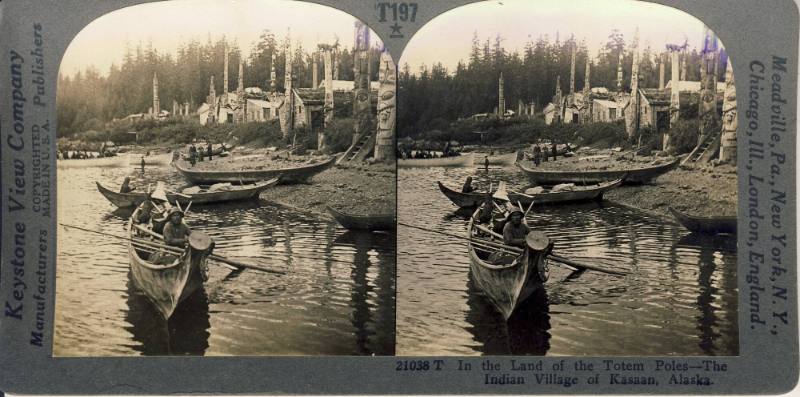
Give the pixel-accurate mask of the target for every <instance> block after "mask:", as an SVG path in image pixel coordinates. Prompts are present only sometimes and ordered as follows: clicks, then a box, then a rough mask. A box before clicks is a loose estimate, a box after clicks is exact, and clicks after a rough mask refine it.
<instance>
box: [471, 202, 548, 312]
mask: <svg viewBox="0 0 800 397" xmlns="http://www.w3.org/2000/svg"><path fill="white" fill-rule="evenodd" d="M478 211H480V210H478ZM478 211H475V213H474V214H473V216H472V219H470V221H469V226H468V227H467V237H468V238H470V239H485V240H487V241H488V240H489V239H490V237H482V234H481V232H480V231H479V230H478V228H476V225H477V221H476V219H477V216H478ZM526 240H527V242H528V246H527V247H526V248H525V250H524V251H523V253H522V255H520V256H519V257H517V258H515V259H514V261H513V262H511V263H506V262H502V263H498V264H493V263H491V262H490V261H489V256H490V253H489V252H487V251H486V250H485V248H482V247H481V246H476V244H474V243H472V242H470V243H468V244H467V249H468V251H469V260H470V270H471V274H472V279H473V281H474V283H475V286H476V287H477V288H478V289H479V290H481V291H482V292H483V293H484V294H485V295H486V297H487V298H488V299H489V301H490V302H492V304H493V305H494V306H495V307H496V308H497V310H498V311H499V312H500V313H501V314H502V315H503V318H505V319H506V320H508V319H509V317H511V315H512V314H513V313H514V311H515V310H516V308H517V307H518V306H519V305H520V304H521V303H522V302H523V301H525V299H527V298H528V297H529V296H530V295H531V294H532V293H533V292H535V291H537V290H539V289H541V288H544V282H545V281H546V280H547V276H546V273H547V264H546V263H545V258H546V256H547V255H548V254H549V253H550V251H551V250H552V249H553V243H552V242H551V241H550V239H549V238H548V237H547V236H546V235H545V234H544V233H542V232H541V231H536V230H535V231H531V232H530V233H528V237H527V238H526Z"/></svg>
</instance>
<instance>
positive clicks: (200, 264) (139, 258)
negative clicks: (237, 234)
mask: <svg viewBox="0 0 800 397" xmlns="http://www.w3.org/2000/svg"><path fill="white" fill-rule="evenodd" d="M140 210H141V207H140V208H137V209H136V211H134V212H133V215H132V216H131V218H130V220H129V221H128V236H129V237H130V238H131V239H132V240H138V241H142V240H144V238H143V237H140V236H139V234H140V232H139V231H138V229H137V226H139V225H137V224H136V223H135V219H137V216H138V214H139V211H140ZM147 241H149V240H147ZM213 249H214V242H213V240H212V239H211V238H210V237H209V236H208V235H206V234H205V233H203V232H199V231H193V232H192V234H191V235H189V244H188V246H187V247H186V248H185V251H184V254H183V255H181V256H177V255H176V256H175V258H174V260H173V261H172V262H170V263H168V264H166V265H158V264H154V263H151V262H150V261H148V259H149V257H150V256H151V252H152V251H153V249H152V248H146V247H145V246H143V245H140V244H136V243H134V242H133V241H129V242H128V255H129V256H130V264H131V272H130V274H131V277H132V278H133V282H134V284H135V285H136V287H137V288H138V289H140V290H141V291H142V292H143V293H144V294H145V296H147V298H148V299H149V300H150V301H151V302H152V303H153V305H154V306H155V307H156V308H157V309H158V311H159V312H161V314H162V315H163V316H164V318H165V319H169V317H170V316H171V315H172V313H173V312H174V311H175V308H176V307H177V306H178V304H180V302H181V301H183V300H184V299H186V298H188V297H189V296H191V295H192V294H193V293H194V292H195V291H197V290H198V289H200V288H202V286H203V271H204V270H203V269H205V267H206V266H207V265H206V261H207V260H208V256H209V255H211V251H212V250H213Z"/></svg>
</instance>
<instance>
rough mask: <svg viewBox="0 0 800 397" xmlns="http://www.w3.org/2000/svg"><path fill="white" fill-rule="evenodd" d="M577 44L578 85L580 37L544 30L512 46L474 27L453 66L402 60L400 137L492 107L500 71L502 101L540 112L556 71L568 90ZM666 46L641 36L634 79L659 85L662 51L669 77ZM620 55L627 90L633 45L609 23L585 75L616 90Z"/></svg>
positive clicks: (582, 52) (692, 61) (692, 76)
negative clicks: (410, 63) (548, 33)
mask: <svg viewBox="0 0 800 397" xmlns="http://www.w3.org/2000/svg"><path fill="white" fill-rule="evenodd" d="M573 45H577V55H576V64H575V74H576V76H575V89H576V90H582V89H583V85H584V75H585V68H586V57H587V55H588V50H587V46H586V43H585V42H576V40H575V39H574V38H570V39H568V40H565V41H560V40H559V39H558V37H556V39H555V40H554V41H551V40H550V39H549V37H548V36H540V37H539V38H538V39H537V40H535V41H533V40H532V39H529V41H528V42H527V43H526V44H525V47H524V50H523V52H522V53H520V52H519V51H514V52H509V51H508V50H506V49H505V48H504V47H503V38H502V37H501V36H499V35H498V36H496V37H495V38H494V39H493V40H492V39H490V38H486V39H485V40H483V41H481V40H480V39H479V37H478V34H477V32H476V33H475V34H474V35H473V38H472V46H471V51H470V53H469V54H465V56H466V57H467V58H466V59H467V60H466V61H460V62H459V63H458V66H457V67H456V70H454V71H453V70H447V68H445V67H444V66H443V65H442V64H441V63H433V64H432V66H430V67H428V66H426V65H423V66H422V67H420V70H418V71H411V70H410V68H409V66H408V64H405V65H403V67H402V69H401V71H400V76H399V95H398V106H397V126H398V127H397V128H398V130H397V133H398V137H416V136H418V135H419V134H421V133H423V132H426V131H428V130H431V129H438V128H442V127H443V126H447V125H449V124H450V123H451V122H452V121H455V120H457V119H459V118H464V117H469V116H471V115H473V114H477V113H491V112H493V111H494V109H495V107H496V106H497V103H498V78H499V76H500V72H502V73H503V78H504V82H505V85H504V91H505V101H506V108H507V109H510V110H513V111H515V112H516V111H517V103H518V100H522V101H523V102H524V103H531V102H533V103H535V104H536V112H537V113H540V112H541V111H542V109H543V107H544V106H546V105H547V103H549V102H550V100H551V99H552V97H553V95H554V94H555V88H556V79H557V77H558V76H560V78H561V89H562V92H563V93H564V94H566V93H568V91H569V75H570V58H571V55H572V46H573ZM665 51H666V48H651V47H650V45H649V44H648V43H647V42H645V43H642V42H640V43H639V54H640V64H639V79H640V80H639V86H640V87H642V88H649V87H658V78H659V76H658V74H659V71H658V63H657V62H658V58H659V57H661V56H663V59H665V60H666V64H665V73H666V79H665V81H667V82H668V81H669V80H670V79H671V76H670V74H671V73H670V70H671V66H670V63H669V60H668V59H667V58H666V55H663V54H664V52H665ZM620 52H622V55H623V75H624V78H623V84H624V87H623V90H626V91H629V90H630V75H631V65H632V63H633V53H632V51H631V48H630V45H629V43H627V42H626V39H625V37H623V35H622V34H621V33H620V32H619V31H617V30H614V31H612V32H610V34H609V36H608V39H607V41H606V43H605V44H604V45H603V46H602V47H601V48H600V50H599V51H598V52H597V53H596V54H593V55H592V62H591V72H590V80H591V86H592V87H606V88H608V89H609V90H610V91H615V90H616V87H617V64H618V63H619V54H620ZM686 55H687V56H688V59H687V65H686V66H687V78H686V79H687V80H693V81H698V80H699V79H700V69H699V67H700V56H701V53H700V51H699V50H698V49H697V48H688V49H687V50H686ZM726 62H727V60H726V59H725V56H724V55H723V56H720V64H721V65H720V69H719V70H720V71H722V72H720V76H719V77H720V81H722V80H723V79H724V70H725V65H726Z"/></svg>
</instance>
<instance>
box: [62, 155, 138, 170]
mask: <svg viewBox="0 0 800 397" xmlns="http://www.w3.org/2000/svg"><path fill="white" fill-rule="evenodd" d="M129 157H130V156H129V155H127V154H120V155H117V156H112V157H99V158H93V159H69V160H64V159H59V160H56V167H58V168H90V167H103V168H117V167H127V166H128V162H129Z"/></svg>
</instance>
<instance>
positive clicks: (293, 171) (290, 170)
mask: <svg viewBox="0 0 800 397" xmlns="http://www.w3.org/2000/svg"><path fill="white" fill-rule="evenodd" d="M334 161H336V158H335V157H331V158H329V159H327V160H325V161H322V162H319V163H314V164H303V165H300V166H297V167H287V168H276V169H271V170H241V171H211V170H208V171H200V170H194V169H191V165H190V164H189V163H188V162H186V161H184V160H180V161H176V162H174V163H172V164H173V165H174V166H175V168H176V169H177V170H178V172H180V173H181V174H182V175H183V176H184V177H185V178H186V179H188V180H189V182H192V183H194V184H196V185H212V184H215V183H224V182H230V183H254V182H258V181H266V180H269V179H272V178H277V177H280V183H282V184H286V183H299V182H305V181H306V180H307V179H308V178H310V177H312V176H314V175H315V174H317V173H320V172H322V171H324V170H325V169H327V168H328V167H330V166H331V165H332V164H333V162H334Z"/></svg>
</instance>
